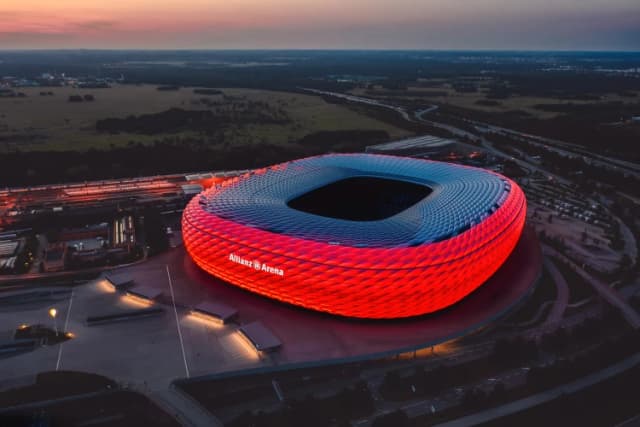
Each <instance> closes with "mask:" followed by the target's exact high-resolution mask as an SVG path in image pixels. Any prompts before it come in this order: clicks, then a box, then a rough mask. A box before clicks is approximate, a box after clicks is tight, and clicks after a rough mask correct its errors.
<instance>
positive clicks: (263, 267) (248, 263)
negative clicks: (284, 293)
mask: <svg viewBox="0 0 640 427" xmlns="http://www.w3.org/2000/svg"><path fill="white" fill-rule="evenodd" d="M229 261H231V262H234V263H236V264H240V265H244V266H245V267H249V268H253V269H254V270H257V271H264V272H265V273H269V274H273V275H276V276H280V277H284V270H282V269H280V268H276V267H272V266H270V265H268V264H265V263H263V262H260V261H258V260H251V259H246V258H242V257H241V256H238V255H236V254H234V253H230V254H229Z"/></svg>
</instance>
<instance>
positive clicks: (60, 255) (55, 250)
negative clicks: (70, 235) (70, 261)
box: [42, 242, 68, 273]
mask: <svg viewBox="0 0 640 427" xmlns="http://www.w3.org/2000/svg"><path fill="white" fill-rule="evenodd" d="M67 254H68V249H67V245H66V244H65V243H64V242H62V243H53V244H50V245H49V246H48V247H47V249H46V250H45V254H44V259H43V261H42V267H43V269H44V271H45V272H46V273H54V272H57V271H64V270H65V269H66V267H67Z"/></svg>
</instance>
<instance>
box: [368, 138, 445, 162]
mask: <svg viewBox="0 0 640 427" xmlns="http://www.w3.org/2000/svg"><path fill="white" fill-rule="evenodd" d="M455 144H456V143H455V141H453V140H451V139H446V138H440V137H438V136H432V135H427V136H420V137H417V138H408V139H403V140H400V141H393V142H388V143H385V144H378V145H370V146H368V147H367V148H366V152H367V153H372V154H395V155H399V156H416V157H418V156H420V157H427V156H437V155H442V154H446V153H448V152H449V151H451V150H452V149H453V148H454V147H455Z"/></svg>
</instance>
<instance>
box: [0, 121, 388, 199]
mask: <svg viewBox="0 0 640 427" xmlns="http://www.w3.org/2000/svg"><path fill="white" fill-rule="evenodd" d="M388 138H389V136H388V134H387V133H386V132H385V131H349V130H346V131H332V132H318V133H314V134H310V135H307V136H305V137H303V138H302V140H299V141H292V142H291V143H289V144H286V145H275V144H269V143H266V142H260V141H256V143H249V144H242V145H232V144H224V143H222V144H215V143H213V142H209V143H207V142H206V141H205V140H204V139H201V140H200V139H197V140H194V141H191V142H189V141H183V140H182V139H180V138H174V139H171V138H166V139H164V140H163V141H157V142H155V143H153V144H149V145H143V144H133V143H131V144H130V145H129V146H126V147H113V148H111V149H107V150H95V149H90V150H88V151H84V152H76V151H29V152H20V151H16V152H10V153H4V154H2V157H1V160H0V166H1V167H0V183H1V186H2V187H4V186H12V187H21V186H29V185H38V184H51V183H63V182H77V181H92V180H98V179H110V178H123V177H137V176H148V175H157V174H169V173H183V172H192V171H207V170H231V169H249V168H256V167H262V166H268V165H272V164H276V163H280V162H283V161H287V160H293V159H296V158H300V157H305V156H311V155H318V154H323V153H326V152H328V151H334V152H359V151H363V150H364V148H365V147H366V146H367V145H371V144H375V143H379V142H385V141H387V140H388Z"/></svg>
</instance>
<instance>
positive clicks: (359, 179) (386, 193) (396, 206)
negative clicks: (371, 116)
mask: <svg viewBox="0 0 640 427" xmlns="http://www.w3.org/2000/svg"><path fill="white" fill-rule="evenodd" d="M431 191H432V190H431V188H429V187H427V186H425V185H421V184H416V183H413V182H407V181H400V180H396V179H388V178H378V177H369V176H356V177H350V178H346V179H342V180H340V181H336V182H332V183H331V184H327V185H325V186H323V187H320V188H316V189H315V190H312V191H310V192H308V193H305V194H302V195H301V196H298V197H296V198H294V199H291V200H289V201H288V202H287V205H288V206H289V207H290V208H293V209H296V210H299V211H302V212H306V213H310V214H314V215H320V216H325V217H329V218H336V219H346V220H350V221H378V220H382V219H385V218H389V217H391V216H393V215H396V214H398V213H400V212H402V211H404V210H405V209H407V208H409V207H411V206H413V205H415V204H416V203H418V202H419V201H420V200H422V199H424V198H425V197H427V196H428V195H429V194H431Z"/></svg>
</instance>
